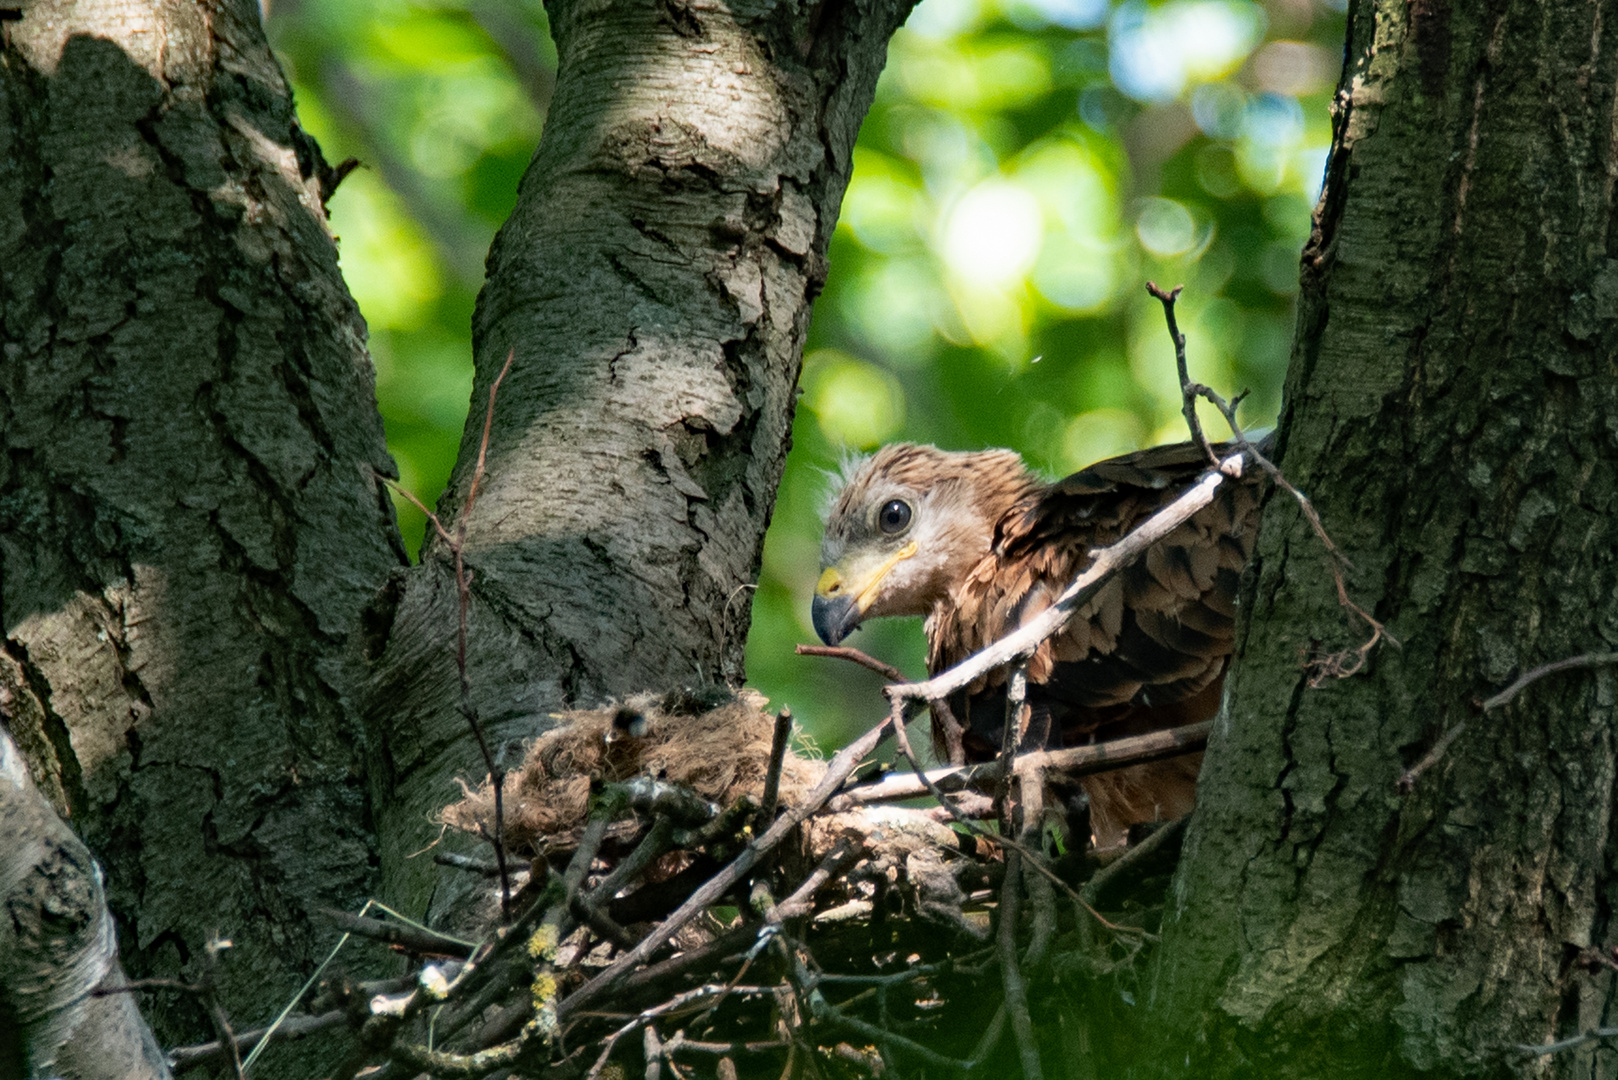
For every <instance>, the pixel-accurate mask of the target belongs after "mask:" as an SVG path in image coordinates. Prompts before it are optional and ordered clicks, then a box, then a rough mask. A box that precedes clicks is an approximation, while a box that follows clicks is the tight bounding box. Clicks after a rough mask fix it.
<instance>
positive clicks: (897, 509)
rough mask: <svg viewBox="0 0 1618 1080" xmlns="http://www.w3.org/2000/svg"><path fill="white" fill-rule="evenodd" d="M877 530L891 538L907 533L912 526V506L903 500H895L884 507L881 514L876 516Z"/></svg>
mask: <svg viewBox="0 0 1618 1080" xmlns="http://www.w3.org/2000/svg"><path fill="white" fill-rule="evenodd" d="M876 524H877V528H879V529H881V530H882V531H883V532H885V533H888V534H889V535H890V536H891V535H892V534H894V533H901V532H904V531H905V526H907V525H909V524H910V504H909V503H907V502H905V501H904V500H903V499H893V500H891V501H889V502H888V503H887V505H885V506H883V507H882V511H881V513H879V514H877V515H876Z"/></svg>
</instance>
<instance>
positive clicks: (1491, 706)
mask: <svg viewBox="0 0 1618 1080" xmlns="http://www.w3.org/2000/svg"><path fill="white" fill-rule="evenodd" d="M1611 664H1618V652H1608V653H1583V654H1581V655H1579V656H1569V657H1567V658H1566V659H1562V660H1552V661H1551V662H1550V663H1548V664H1541V665H1539V666H1538V667H1536V668H1531V669H1529V670H1528V671H1525V672H1523V673H1522V674H1521V675H1519V676H1518V677H1517V681H1516V682H1514V683H1512V684H1511V685H1510V686H1508V687H1506V688H1505V689H1504V690H1502V691H1500V692H1499V693H1498V694H1495V695H1494V696H1493V697H1491V698H1489V699H1488V700H1487V701H1481V702H1479V703H1478V711H1479V712H1480V713H1491V712H1493V711H1494V710H1496V709H1500V708H1504V707H1505V706H1507V705H1509V704H1511V703H1512V702H1513V701H1515V700H1516V698H1517V695H1518V694H1520V693H1522V692H1523V691H1524V690H1526V689H1528V687H1529V686H1531V685H1533V684H1534V683H1536V682H1538V681H1539V680H1540V679H1543V678H1544V677H1545V676H1547V675H1554V674H1556V673H1557V672H1558V671H1573V670H1576V669H1579V668H1593V667H1606V666H1608V665H1611ZM1466 723H1467V722H1466V721H1465V720H1462V721H1460V722H1459V723H1457V724H1456V725H1455V726H1454V727H1451V728H1450V729H1449V730H1448V731H1446V732H1444V734H1443V735H1442V736H1441V737H1440V738H1439V740H1438V741H1437V742H1436V743H1434V744H1433V748H1432V749H1431V750H1429V751H1427V753H1425V754H1423V755H1422V758H1421V760H1420V761H1418V762H1416V763H1415V764H1414V765H1412V766H1411V767H1410V768H1408V769H1406V770H1405V771H1404V773H1403V774H1402V775H1401V776H1400V777H1399V790H1400V792H1402V793H1405V794H1408V793H1409V792H1411V791H1414V790H1415V787H1416V780H1417V779H1419V778H1420V776H1421V774H1422V773H1424V772H1426V771H1427V770H1428V769H1430V768H1432V767H1433V766H1434V765H1436V764H1438V762H1439V760H1440V759H1441V758H1443V756H1444V754H1445V752H1446V751H1447V750H1449V748H1450V745H1451V744H1452V743H1454V742H1455V740H1456V739H1458V738H1460V736H1461V733H1462V732H1463V731H1465V730H1466Z"/></svg>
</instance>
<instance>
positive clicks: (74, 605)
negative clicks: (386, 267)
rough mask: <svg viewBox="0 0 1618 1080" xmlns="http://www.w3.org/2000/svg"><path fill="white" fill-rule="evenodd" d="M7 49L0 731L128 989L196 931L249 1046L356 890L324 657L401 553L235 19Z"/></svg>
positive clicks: (173, 957)
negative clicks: (117, 954) (9, 740)
mask: <svg viewBox="0 0 1618 1080" xmlns="http://www.w3.org/2000/svg"><path fill="white" fill-rule="evenodd" d="M0 26H3V30H0V33H3V34H4V38H3V43H0V44H3V49H0V348H3V354H0V451H3V452H0V576H3V605H4V608H3V620H4V631H5V642H4V646H3V649H0V689H3V691H4V693H5V694H6V695H8V696H9V702H10V703H9V705H8V707H7V714H8V716H7V724H8V726H9V727H10V729H11V731H12V732H13V733H14V734H15V736H16V738H17V741H18V743H19V744H20V745H21V747H22V749H23V752H24V753H25V754H26V756H27V757H28V759H29V763H30V767H31V770H32V772H33V775H34V776H35V777H36V779H37V781H38V783H39V785H40V787H41V788H42V789H43V790H44V791H45V792H46V793H47V795H48V796H49V797H51V799H52V800H53V802H54V803H55V805H56V806H57V808H58V809H59V810H60V811H61V812H62V813H63V814H64V815H65V816H67V817H68V819H69V820H70V821H71V822H72V824H73V826H74V827H75V828H76V829H77V830H78V831H79V832H80V834H81V835H82V836H83V837H84V839H85V840H86V842H87V843H88V844H89V845H90V847H91V848H92V850H94V851H95V852H96V853H97V855H98V856H99V857H100V858H101V859H102V860H103V861H104V864H105V866H106V870H107V882H108V891H109V899H110V901H111V905H112V908H113V910H114V912H115V913H116V914H117V916H118V918H119V921H120V923H121V931H120V934H121V939H122V945H123V948H124V959H125V963H126V966H127V967H128V968H129V969H130V971H131V973H132V974H133V975H137V976H141V975H169V976H173V975H178V974H180V973H181V971H182V969H183V968H184V966H185V965H186V963H187V961H188V960H189V959H190V958H191V957H192V956H193V955H194V954H195V953H196V951H197V949H198V948H199V947H200V945H201V944H202V942H204V941H206V940H207V939H208V937H209V936H210V935H212V934H214V933H219V934H223V935H225V936H228V937H231V938H232V939H233V940H234V941H235V943H236V948H235V950H233V952H232V953H231V954H229V960H228V965H227V977H226V978H225V980H224V994H225V1003H226V1006H227V1009H228V1010H229V1011H231V1012H232V1013H234V1014H236V1015H238V1016H245V1017H249V1018H251V1017H255V1016H257V1015H258V1014H261V1013H263V1012H265V1011H266V1010H268V1009H270V1008H272V1007H273V1006H272V1002H273V1001H276V1000H278V999H280V998H282V997H283V996H284V995H286V994H288V993H289V992H290V991H291V990H292V989H293V988H295V987H296V986H297V985H298V983H299V982H301V980H302V978H303V977H304V976H305V975H306V974H307V972H308V970H309V968H310V964H311V960H312V958H314V957H315V956H317V955H318V950H319V949H320V947H321V946H322V944H323V943H324V942H328V941H329V940H330V938H331V937H332V936H333V934H332V932H330V931H325V932H318V931H317V929H316V924H314V923H313V922H311V920H310V918H309V915H308V913H309V911H310V910H311V909H312V908H313V907H314V906H316V905H327V906H336V907H343V908H352V907H353V906H355V905H356V904H357V903H359V902H361V901H362V900H363V899H364V897H365V896H367V895H368V893H369V891H370V888H371V883H372V880H373V874H374V867H375V862H376V856H375V849H374V846H373V842H372V836H371V832H370V823H369V821H368V809H367V807H366V805H365V790H364V786H363V781H362V778H361V773H360V770H361V768H362V759H361V756H360V753H359V724H358V722H357V714H356V711H355V710H354V708H353V706H352V705H351V698H350V693H351V683H352V674H351V673H352V672H353V671H354V670H355V664H354V661H353V659H352V658H351V655H350V654H351V653H352V650H351V649H350V646H349V641H348V635H349V632H350V627H351V626H352V625H353V624H354V622H355V619H356V616H357V613H358V612H359V610H360V609H361V607H362V606H363V604H364V603H365V602H366V601H367V600H368V598H369V597H370V596H371V595H372V593H373V592H374V590H375V588H376V587H377V586H378V585H379V584H380V583H381V581H382V580H383V579H384V578H385V577H386V575H387V573H388V571H389V569H390V568H392V567H396V566H398V565H399V563H400V561H401V558H402V556H401V553H400V549H399V545H398V542H397V537H396V535H395V529H394V525H393V522H392V511H391V504H390V503H389V501H388V499H387V496H386V493H385V491H384V490H383V489H382V488H381V487H380V485H379V484H378V483H377V482H376V480H375V479H374V476H373V470H380V471H383V472H388V471H391V462H390V459H389V458H388V456H387V453H386V451H385V449H384V445H383V440H382V429H381V423H380V421H379V418H378V415H377V411H376V406H375V401H374V394H373V390H372V372H371V367H370V362H369V359H368V357H367V355H366V351H365V345H364V341H365V327H364V324H363V322H362V321H361V319H360V317H359V314H358V312H357V311H356V310H355V307H354V305H353V303H352V301H351V300H350V299H349V297H348V294H347V292H346V290H345V288H344V286H343V283H342V279H341V276H340V275H339V273H338V269H337V261H336V251H335V246H334V245H333V243H332V239H331V236H330V234H329V232H328V230H327V227H326V221H325V214H324V212H323V210H322V208H321V202H320V192H319V189H318V182H317V171H316V165H317V163H318V151H317V150H315V148H314V147H313V144H312V143H310V142H309V141H308V140H307V139H306V138H305V137H304V136H303V135H302V134H301V133H300V132H299V131H298V129H297V126H296V124H295V122H294V120H293V115H292V103H291V99H290V94H289V92H288V89H287V86H286V83H285V81H284V79H283V78H282V75H281V72H280V69H279V68H278V67H277V65H276V63H275V60H274V59H273V57H272V56H271V55H270V52H269V49H268V47H267V46H266V44H265V42H264V37H263V32H262V29H261V27H260V24H259V17H258V11H257V8H256V5H255V4H254V3H253V2H252V0H225V2H221V3H209V4H206V5H203V4H195V3H190V2H185V0H119V2H112V3H104V4H78V3H73V2H71V0H60V2H57V0H39V2H35V3H32V4H29V5H27V6H26V7H25V10H24V11H23V13H22V16H21V19H20V21H15V20H14V21H7V22H5V23H3V24H0ZM148 1003H149V1005H150V1007H151V1010H152V1011H151V1016H152V1019H153V1020H154V1024H155V1026H156V1027H157V1029H158V1031H159V1033H160V1035H161V1036H162V1037H163V1038H164V1040H165V1041H180V1040H182V1039H187V1038H193V1037H199V1036H203V1035H205V1033H206V1032H207V1031H208V1030H209V1029H208V1027H207V1025H206V1023H205V1021H204V1020H203V1018H202V1015H201V1012H200V1009H199V1008H198V1006H197V1005H196V1004H195V1002H193V1001H190V1000H188V999H185V998H184V997H178V998H177V997H175V996H174V995H158V996H154V997H153V998H151V999H149V1002H148Z"/></svg>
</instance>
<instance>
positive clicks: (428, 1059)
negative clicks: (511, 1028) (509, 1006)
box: [387, 1022, 536, 1076]
mask: <svg viewBox="0 0 1618 1080" xmlns="http://www.w3.org/2000/svg"><path fill="white" fill-rule="evenodd" d="M535 1031H536V1025H534V1024H533V1023H532V1022H530V1023H529V1025H528V1026H527V1027H525V1028H523V1033H522V1034H521V1035H519V1036H518V1037H517V1038H515V1039H513V1040H512V1041H511V1042H508V1043H502V1044H501V1045H499V1046H491V1047H490V1048H489V1049H487V1050H479V1051H478V1052H477V1053H475V1054H451V1053H446V1052H445V1051H443V1050H429V1049H427V1047H425V1046H417V1045H415V1044H413V1043H395V1044H394V1045H392V1046H390V1047H388V1051H387V1053H388V1057H390V1058H392V1059H393V1060H394V1061H397V1062H400V1063H401V1064H404V1065H408V1066H409V1067H410V1068H412V1069H415V1070H417V1071H419V1072H427V1073H432V1074H433V1075H434V1076H482V1075H484V1074H485V1073H489V1072H493V1071H494V1070H495V1069H498V1068H500V1067H501V1066H502V1065H510V1064H512V1063H513V1062H515V1061H516V1060H517V1058H518V1056H519V1055H521V1054H522V1051H523V1047H525V1046H526V1045H528V1040H529V1039H530V1038H531V1037H532V1036H533V1034H534V1033H535Z"/></svg>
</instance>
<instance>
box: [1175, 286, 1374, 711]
mask: <svg viewBox="0 0 1618 1080" xmlns="http://www.w3.org/2000/svg"><path fill="white" fill-rule="evenodd" d="M1183 287H1184V286H1176V287H1175V289H1174V291H1173V292H1168V293H1166V292H1164V291H1163V290H1162V289H1160V288H1158V287H1157V285H1156V284H1155V283H1153V282H1150V281H1148V282H1147V283H1146V291H1147V292H1149V293H1151V294H1152V295H1153V296H1154V297H1156V298H1157V299H1158V301H1159V302H1160V303H1161V304H1162V305H1163V318H1164V321H1166V322H1167V323H1168V328H1169V337H1170V338H1171V339H1173V341H1174V360H1175V364H1176V365H1177V366H1178V369H1179V373H1180V394H1181V408H1180V411H1181V412H1182V413H1183V414H1184V416H1185V419H1186V425H1187V426H1188V427H1189V428H1190V429H1191V438H1192V440H1193V441H1194V442H1196V443H1198V444H1199V445H1201V446H1202V448H1203V450H1204V451H1206V452H1207V454H1208V459H1209V460H1210V461H1214V462H1217V461H1218V458H1217V456H1216V455H1215V454H1214V451H1213V447H1212V446H1210V445H1209V443H1208V438H1207V436H1206V435H1204V434H1203V433H1202V424H1201V422H1200V421H1199V420H1198V419H1197V398H1199V397H1200V398H1203V399H1205V400H1206V401H1208V402H1209V403H1210V404H1211V405H1213V407H1214V408H1216V409H1218V410H1219V414H1220V415H1221V416H1223V417H1224V418H1225V423H1226V424H1228V425H1229V426H1230V434H1231V438H1232V439H1233V440H1234V441H1235V443H1236V445H1237V446H1238V447H1240V448H1241V449H1242V450H1244V451H1248V452H1250V453H1251V454H1252V455H1253V460H1254V462H1255V463H1256V464H1257V465H1258V466H1259V467H1260V468H1262V469H1263V470H1264V471H1265V472H1266V473H1267V474H1268V475H1269V477H1270V479H1271V480H1273V481H1274V482H1275V485H1276V486H1277V487H1279V488H1280V489H1281V490H1283V491H1285V492H1286V493H1287V494H1288V495H1291V496H1292V497H1293V498H1294V499H1296V500H1297V503H1298V506H1299V508H1301V509H1302V511H1303V515H1304V517H1305V518H1306V519H1308V521H1309V526H1310V528H1312V529H1313V530H1314V533H1315V536H1316V537H1317V538H1319V540H1320V543H1321V544H1322V546H1324V547H1325V549H1326V555H1327V562H1328V563H1329V565H1330V566H1331V575H1332V581H1333V583H1334V584H1335V585H1336V587H1337V603H1338V605H1339V606H1340V607H1342V608H1343V610H1344V611H1346V612H1348V613H1349V614H1351V615H1355V616H1358V617H1359V618H1360V619H1363V620H1364V621H1365V624H1366V625H1367V626H1369V627H1370V628H1371V636H1370V638H1368V639H1367V640H1366V641H1364V642H1363V643H1361V644H1360V645H1359V646H1358V647H1357V648H1353V649H1344V650H1342V651H1340V652H1335V653H1330V654H1328V655H1326V656H1321V657H1317V658H1315V659H1313V660H1311V661H1310V662H1309V666H1310V668H1312V669H1313V671H1314V674H1313V675H1312V676H1310V679H1309V686H1310V688H1311V689H1316V688H1319V687H1320V686H1322V685H1324V684H1325V682H1326V680H1327V679H1346V678H1348V677H1349V676H1351V675H1355V674H1358V673H1359V671H1360V669H1362V668H1363V667H1364V666H1365V661H1366V660H1367V659H1369V657H1370V655H1371V650H1372V649H1375V648H1376V647H1377V645H1378V644H1379V643H1381V642H1382V641H1383V640H1384V639H1386V640H1387V641H1388V642H1390V643H1391V644H1393V645H1394V646H1395V647H1397V646H1398V644H1399V641H1398V639H1397V638H1395V637H1394V636H1393V635H1392V634H1390V633H1388V630H1387V627H1385V626H1383V625H1382V623H1380V622H1379V621H1377V620H1376V619H1375V618H1374V617H1373V616H1372V615H1371V613H1370V612H1368V611H1366V610H1365V609H1364V608H1362V607H1360V606H1359V605H1358V604H1356V603H1355V602H1354V600H1353V599H1352V598H1351V597H1350V596H1349V595H1348V582H1347V580H1346V579H1345V578H1344V576H1343V571H1344V570H1345V569H1349V568H1351V566H1350V564H1349V561H1348V558H1347V556H1345V555H1344V554H1343V553H1342V551H1341V549H1339V548H1338V546H1337V545H1336V544H1335V543H1333V542H1332V538H1331V536H1330V535H1328V534H1327V532H1326V526H1325V524H1324V523H1322V522H1321V520H1320V514H1319V513H1318V512H1316V510H1315V506H1314V504H1313V503H1312V502H1310V501H1309V497H1308V496H1306V495H1305V494H1304V493H1303V492H1301V491H1299V490H1298V489H1297V488H1296V487H1294V486H1293V485H1292V482H1291V481H1290V480H1288V479H1287V478H1286V476H1285V475H1283V474H1282V472H1281V470H1280V469H1279V468H1278V467H1276V465H1275V463H1274V462H1272V461H1270V459H1269V458H1268V457H1266V456H1265V455H1264V454H1263V452H1261V451H1260V450H1259V449H1258V448H1257V447H1255V446H1254V445H1253V444H1252V443H1251V442H1249V441H1248V439H1247V435H1246V434H1245V433H1244V432H1243V431H1242V428H1241V425H1240V424H1238V423H1237V422H1236V407H1237V406H1238V405H1240V404H1241V401H1242V398H1244V397H1246V396H1247V395H1246V393H1245V392H1244V393H1241V394H1238V395H1236V397H1234V398H1232V399H1231V400H1230V401H1228V402H1227V401H1226V400H1225V399H1224V398H1222V397H1220V396H1219V395H1218V394H1216V393H1215V392H1214V391H1213V389H1212V388H1211V387H1208V386H1204V385H1203V384H1202V383H1197V382H1192V381H1191V376H1190V373H1189V372H1188V370H1187V368H1186V362H1185V335H1184V334H1181V333H1180V329H1179V324H1178V323H1177V321H1176V320H1175V317H1174V304H1175V301H1176V300H1178V299H1179V296H1180V290H1181V289H1182V288H1183Z"/></svg>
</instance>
